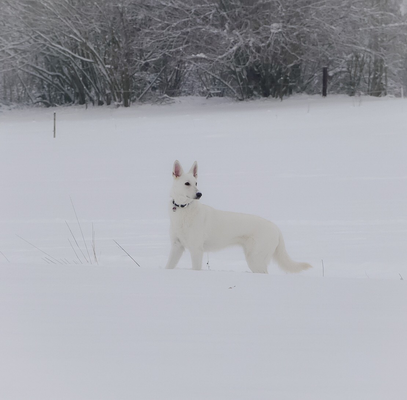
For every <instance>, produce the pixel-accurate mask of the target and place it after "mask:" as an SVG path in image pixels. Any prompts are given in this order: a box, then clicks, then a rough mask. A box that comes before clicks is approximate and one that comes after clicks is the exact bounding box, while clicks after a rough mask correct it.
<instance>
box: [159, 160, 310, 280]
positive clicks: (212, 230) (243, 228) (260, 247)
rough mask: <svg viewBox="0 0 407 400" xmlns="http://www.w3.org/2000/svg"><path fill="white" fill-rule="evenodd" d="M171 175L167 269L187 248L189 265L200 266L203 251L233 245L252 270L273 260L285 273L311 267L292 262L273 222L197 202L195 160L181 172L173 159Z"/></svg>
mask: <svg viewBox="0 0 407 400" xmlns="http://www.w3.org/2000/svg"><path fill="white" fill-rule="evenodd" d="M173 177H174V182H173V186H172V189H171V197H172V199H171V203H170V221H171V228H170V237H171V244H172V249H171V253H170V256H169V258H168V262H167V266H166V268H175V267H176V265H177V263H178V261H179V259H180V258H181V256H182V253H183V252H184V250H185V249H187V250H189V251H190V253H191V259H192V268H193V269H196V270H198V269H201V268H202V258H203V253H204V252H207V251H217V250H221V249H223V248H225V247H228V246H233V245H240V246H242V247H243V250H244V253H245V256H246V261H247V264H248V266H249V268H250V269H251V270H252V271H253V272H259V273H267V266H268V264H269V263H270V261H271V260H272V259H274V260H275V261H276V262H277V264H278V265H279V266H280V267H281V268H282V269H283V270H285V271H287V272H300V271H303V270H305V269H308V268H311V265H309V264H306V263H298V262H295V261H293V260H292V259H291V258H290V257H289V255H288V254H287V252H286V250H285V245H284V240H283V236H282V235H281V232H280V230H279V229H278V227H277V226H276V225H275V224H273V223H272V222H270V221H267V220H265V219H263V218H260V217H257V216H254V215H249V214H240V213H234V212H228V211H219V210H216V209H214V208H212V207H209V206H206V205H204V204H202V203H200V202H199V201H197V200H199V198H200V196H201V193H200V192H199V191H198V188H197V178H198V165H197V163H196V161H195V162H194V164H193V165H192V167H191V169H190V170H189V172H188V173H184V171H183V169H182V167H181V165H180V163H179V162H178V161H175V163H174V167H173ZM186 183H187V185H186ZM188 183H189V185H188ZM173 202H175V204H176V205H174V204H173ZM181 205H184V207H181Z"/></svg>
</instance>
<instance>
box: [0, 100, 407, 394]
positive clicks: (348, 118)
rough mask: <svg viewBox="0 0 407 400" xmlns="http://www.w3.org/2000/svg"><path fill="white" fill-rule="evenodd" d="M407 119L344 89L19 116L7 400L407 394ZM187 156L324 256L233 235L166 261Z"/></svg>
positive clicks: (8, 201)
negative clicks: (266, 247)
mask: <svg viewBox="0 0 407 400" xmlns="http://www.w3.org/2000/svg"><path fill="white" fill-rule="evenodd" d="M54 111H56V112H57V138H56V139H53V137H52V124H53V112H54ZM406 115H407V102H406V101H405V100H402V99H367V98H358V99H356V98H355V99H351V98H347V97H341V96H338V97H330V98H327V99H319V98H315V97H310V98H308V97H304V96H301V97H294V98H291V99H288V100H286V101H284V102H277V101H269V100H267V101H256V102H244V103H234V102H231V101H228V100H223V99H210V100H202V99H194V98H192V99H181V100H179V101H177V102H176V103H175V104H172V105H169V106H146V105H145V106H134V107H132V108H130V109H113V108H112V109H109V108H95V109H87V110H85V109H84V108H83V109H82V108H79V107H70V108H58V109H46V110H45V109H29V110H14V111H5V112H3V113H2V114H0V168H1V171H2V173H1V174H0V187H1V188H2V193H3V196H1V199H0V223H1V229H0V252H1V253H0V321H1V323H0V393H1V394H2V395H1V396H0V397H1V398H2V399H5V400H9V399H10V400H11V399H13V400H14V399H17V400H20V399H21V400H25V399H34V400H36V399H41V400H47V399H60V400H64V399H75V400H77V399H78V400H82V399H83V400H93V399H95V400H100V399H109V400H113V399H123V400H125V399H134V398H138V399H146V400H148V399H165V400H167V399H174V400H175V399H176V400H179V399H185V400H187V399H188V400H189V399H211V400H212V399H222V400H228V399H233V400H236V399H271V398H272V399H274V398H275V399H279V400H286V399H287V400H298V399H310V400H311V399H312V400H314V399H316V400H327V399H328V400H331V399H333V400H335V399H338V400H339V399H345V398H346V399H350V400H353V399H355V400H360V399H369V400H371V399H377V400H382V399H383V400H384V399H386V400H387V399H392V400H399V399H400V400H403V399H404V396H405V393H406V383H405V379H404V372H405V370H406V367H407V351H406V348H407V347H406V338H407V317H406V316H407V313H406V311H407V309H406V308H407V302H406V300H407V298H406V297H407V294H406V288H405V279H407V264H406V259H407V257H406V256H407V246H406V243H407V217H406V216H407V202H406V201H405V199H406V194H407V182H406V181H407V162H406V159H405V154H406V150H407V135H406V133H405V132H407V118H406ZM176 158H177V159H179V160H180V161H181V163H182V164H183V166H184V167H185V168H189V166H190V165H191V164H192V162H193V161H194V160H195V159H196V160H197V161H198V164H199V188H200V190H201V191H202V193H203V198H202V201H203V202H205V203H206V204H209V205H211V206H214V207H216V208H219V209H224V210H230V211H238V212H248V213H253V214H257V215H260V216H262V217H265V218H267V219H270V220H272V221H273V222H275V223H277V225H278V226H279V227H280V228H281V230H282V232H283V234H284V237H285V241H286V245H287V250H288V252H289V254H290V255H291V256H292V257H293V258H294V259H297V260H298V261H306V262H310V263H311V264H313V265H314V268H313V269H312V270H310V271H307V272H305V273H302V274H300V275H294V276H292V275H285V274H284V273H283V272H281V271H279V270H278V268H277V267H275V266H273V265H272V266H270V267H269V273H270V275H269V276H262V275H254V274H251V273H249V272H248V268H247V266H246V264H245V261H244V258H243V255H242V252H241V251H240V250H239V249H228V250H226V251H223V252H220V253H215V254H210V255H209V259H208V258H206V256H205V258H204V260H205V261H208V260H209V267H208V266H206V265H205V266H204V270H203V271H200V272H196V271H189V270H188V269H189V268H190V263H189V258H188V255H186V256H184V257H183V259H182V260H181V263H180V265H179V268H178V269H177V270H174V271H166V270H163V267H164V265H165V262H166V258H167V255H168V251H169V247H170V246H169V241H168V225H169V221H168V216H167V201H168V193H169V188H170V185H171V179H172V178H171V167H172V163H173V161H174V160H175V159H176ZM71 200H72V202H71ZM72 203H73V204H74V207H75V210H76V212H77V215H78V219H79V222H80V225H81V228H82V229H83V232H84V237H85V241H86V243H87V245H88V250H89V252H90V258H91V259H92V249H91V243H92V224H93V231H94V233H95V245H96V254H97V258H98V262H99V264H98V265H96V264H95V263H94V262H93V261H92V262H93V264H92V265H90V264H89V263H87V261H86V260H85V259H86V258H88V255H87V251H86V248H85V246H84V244H83V240H82V236H81V233H80V229H79V226H78V221H77V220H76V217H75V213H74V210H73V207H72ZM66 223H68V224H69V226H70V228H71V229H72V231H73V233H74V236H75V238H76V239H77V241H78V244H79V247H80V249H81V251H82V252H83V255H82V254H81V252H80V250H79V249H78V248H76V247H75V246H74V248H76V251H77V253H78V255H76V254H75V252H74V250H73V249H72V247H71V245H70V243H69V240H68V239H70V240H71V242H72V241H73V238H72V235H71V234H70V232H69V229H68V227H67V224H66ZM17 235H18V236H17ZM114 240H116V241H117V242H118V243H119V244H120V245H122V246H123V248H125V249H126V250H127V251H128V252H129V254H131V255H132V256H133V257H134V258H135V259H136V260H137V262H139V263H140V265H141V268H139V267H137V266H136V265H135V264H134V262H133V261H132V260H131V259H130V257H128V256H127V255H126V254H125V253H124V252H123V251H122V250H121V249H120V248H118V246H117V245H116V244H115V243H114ZM27 241H28V242H29V243H31V244H29V243H27ZM33 245H34V246H36V247H37V248H34V246H33ZM43 252H46V253H47V255H45V254H44V253H43ZM48 255H49V256H48ZM321 260H323V263H324V267H322V261H321ZM402 278H403V280H402Z"/></svg>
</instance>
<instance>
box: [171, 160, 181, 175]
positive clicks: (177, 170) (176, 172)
mask: <svg viewBox="0 0 407 400" xmlns="http://www.w3.org/2000/svg"><path fill="white" fill-rule="evenodd" d="M183 173H184V170H183V169H182V167H181V164H180V163H179V161H178V160H175V162H174V167H173V168H172V176H173V177H174V178H179V177H180V176H181V175H182V174H183Z"/></svg>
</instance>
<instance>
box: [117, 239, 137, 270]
mask: <svg viewBox="0 0 407 400" xmlns="http://www.w3.org/2000/svg"><path fill="white" fill-rule="evenodd" d="M113 242H115V243H116V244H117V245H118V246H119V247H120V248H121V249H122V250H123V251H124V252H125V253H126V254H127V255H128V256H129V257H130V258H131V259H132V260H133V262H134V263H136V264H137V265H138V266H139V267H141V265H140V264H139V263H138V262H137V261H136V260H135V259H134V258H133V257H132V256H131V255H130V254H129V253H128V252H127V251H126V250H124V249H123V247H122V246H120V244H119V243H117V242H116V240H113Z"/></svg>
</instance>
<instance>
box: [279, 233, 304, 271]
mask: <svg viewBox="0 0 407 400" xmlns="http://www.w3.org/2000/svg"><path fill="white" fill-rule="evenodd" d="M273 258H274V260H275V261H276V262H277V264H278V266H279V267H280V268H281V269H282V270H284V271H287V272H301V271H304V270H306V269H309V268H312V265H310V264H307V263H303V262H296V261H294V260H292V259H291V258H290V256H289V255H288V253H287V251H286V249H285V243H284V239H283V235H282V234H281V232H280V238H279V243H278V246H277V248H276V250H275V252H274V254H273Z"/></svg>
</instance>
